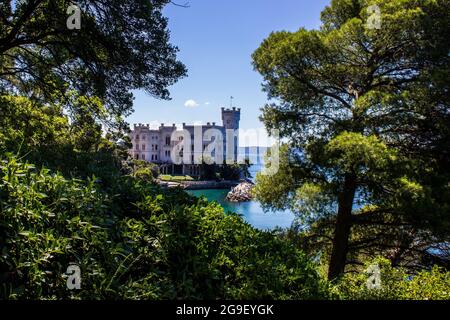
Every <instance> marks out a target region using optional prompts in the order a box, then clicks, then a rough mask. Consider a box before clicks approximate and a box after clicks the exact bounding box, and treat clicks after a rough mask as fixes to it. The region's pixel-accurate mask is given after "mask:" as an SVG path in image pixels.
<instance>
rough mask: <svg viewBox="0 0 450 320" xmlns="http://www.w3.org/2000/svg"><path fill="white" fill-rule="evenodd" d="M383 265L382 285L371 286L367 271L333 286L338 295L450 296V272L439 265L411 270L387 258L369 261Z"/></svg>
mask: <svg viewBox="0 0 450 320" xmlns="http://www.w3.org/2000/svg"><path fill="white" fill-rule="evenodd" d="M369 265H377V266H378V267H379V269H380V280H381V283H380V284H381V286H380V288H378V289H368V288H367V285H366V282H367V280H368V274H367V273H364V272H362V273H358V274H347V275H345V276H344V277H343V278H341V279H340V281H339V282H338V283H337V284H336V285H334V286H333V287H332V289H331V292H332V295H333V296H334V297H335V298H338V299H356V300H367V299H370V300H376V299H383V300H385V299H389V300H448V299H450V272H448V271H445V270H443V269H441V268H439V267H437V266H435V267H433V268H432V269H431V270H422V271H420V272H418V273H415V274H414V273H411V272H408V270H406V269H403V268H394V267H392V266H391V263H390V261H389V260H387V259H385V258H378V259H375V260H374V261H373V262H371V263H369V264H367V266H366V267H369Z"/></svg>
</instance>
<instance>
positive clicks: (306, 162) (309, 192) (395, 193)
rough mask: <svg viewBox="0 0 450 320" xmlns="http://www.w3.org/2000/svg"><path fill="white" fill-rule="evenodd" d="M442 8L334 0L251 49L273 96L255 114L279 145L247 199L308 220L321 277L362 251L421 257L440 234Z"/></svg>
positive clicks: (446, 62)
mask: <svg viewBox="0 0 450 320" xmlns="http://www.w3.org/2000/svg"><path fill="white" fill-rule="evenodd" d="M371 5H377V6H378V7H379V9H380V14H381V15H380V17H379V18H380V24H381V28H379V29H377V28H371V27H370V26H369V24H368V20H369V19H371V18H370V17H369V6H371ZM449 6H450V3H449V2H448V1H446V0H426V1H418V0H333V1H331V4H330V5H329V6H328V7H326V8H325V10H324V11H323V12H322V16H321V19H322V25H321V28H320V29H319V30H306V29H304V28H301V29H299V30H298V31H295V32H287V31H280V32H273V33H272V34H270V35H269V36H268V38H267V39H265V40H264V41H263V42H262V43H261V45H260V47H259V48H258V49H257V50H256V51H255V52H254V54H253V65H254V67H255V69H256V70H257V71H258V72H259V73H260V74H261V75H262V76H263V79H264V82H263V89H264V91H266V92H267V95H268V97H269V98H270V99H272V101H274V103H271V104H268V105H266V106H264V107H263V108H262V112H263V114H262V116H261V120H262V121H263V122H264V124H265V126H266V128H267V129H268V131H270V130H272V129H278V130H279V133H280V136H281V138H282V139H284V141H285V143H286V145H285V146H284V147H283V149H282V150H281V152H280V159H279V162H280V169H279V170H278V172H276V173H275V175H273V176H270V177H265V176H262V175H259V176H258V177H257V186H256V188H255V194H256V197H257V198H258V199H259V200H261V201H262V203H263V204H264V206H265V207H267V208H291V209H293V210H294V211H295V212H296V213H297V216H298V217H299V219H300V220H301V221H302V222H307V225H306V226H304V228H309V232H311V233H310V234H308V236H307V238H308V239H311V240H312V239H315V240H317V241H316V243H317V244H319V245H317V246H315V248H313V251H314V252H313V254H314V253H315V254H317V252H320V253H322V254H325V255H328V256H329V261H330V263H329V265H330V275H329V276H330V277H336V276H339V275H340V274H342V273H343V272H344V271H345V266H346V264H347V262H348V261H364V259H365V257H366V256H367V255H372V256H376V255H382V256H385V257H389V258H390V259H391V260H392V262H393V263H394V264H395V265H398V264H402V263H405V264H407V263H408V261H415V262H416V263H420V260H421V255H424V254H425V253H426V252H425V251H426V249H427V248H428V247H429V246H431V245H433V244H435V243H442V242H445V241H449V240H450V238H449V237H450V225H449V223H448V221H450V219H449V216H450V189H449V188H448V181H449V179H450V172H449V170H448V168H449V167H450V162H449V161H450V157H449V153H448V150H449V148H448V146H449V141H450V131H449V126H448V123H449V121H450V114H449V113H448V110H449V104H448V97H447V96H448V89H449V81H448V79H449V77H448V75H449V74H450V73H449V70H450V56H449V54H448V53H449V52H450V40H449V37H448V34H449V33H450V29H449V26H450V24H449V22H450V7H449ZM445 77H446V80H444V79H445ZM446 97H447V98H446ZM444 123H447V125H445V124H444ZM273 160H275V159H273ZM330 226H332V227H330ZM333 229H334V230H333ZM312 230H314V232H312ZM314 236H316V237H314ZM333 237H334V238H333ZM327 239H328V240H334V241H332V242H333V248H332V249H331V250H329V246H330V241H327ZM315 240H312V241H311V242H312V243H313V242H314V241H315ZM305 241H306V240H305ZM394 248H397V249H399V250H398V251H397V252H398V254H392V250H393V249H394Z"/></svg>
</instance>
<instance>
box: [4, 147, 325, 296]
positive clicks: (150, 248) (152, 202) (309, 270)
mask: <svg viewBox="0 0 450 320" xmlns="http://www.w3.org/2000/svg"><path fill="white" fill-rule="evenodd" d="M107 190H108V191H105V190H104V189H102V188H101V185H100V184H98V183H97V182H96V179H95V178H92V179H89V180H87V181H85V182H83V181H81V180H76V179H66V178H64V177H63V176H62V175H60V174H54V173H51V172H50V171H49V170H47V169H40V170H38V169H36V168H35V167H34V166H33V165H30V164H27V163H21V162H19V161H18V160H17V159H16V158H14V157H12V156H10V155H8V156H7V157H6V158H4V159H3V160H2V161H1V163H0V252H1V256H0V298H6V299H175V298H193V299H201V298H208V299H217V298H227V299H244V298H247V299H248V298H276V299H278V298H279V299H292V298H299V299H308V298H320V297H323V296H324V294H325V292H324V289H323V286H322V285H321V281H320V279H319V276H318V275H317V273H316V272H315V270H314V266H313V265H312V264H311V263H310V262H309V261H308V259H307V258H306V257H305V256H304V255H303V254H302V253H301V252H299V251H298V250H296V249H295V248H294V247H293V246H291V245H290V244H289V243H288V242H284V241H282V240H280V239H278V238H276V237H275V236H274V235H272V234H271V233H266V232H262V231H258V230H256V229H254V228H252V227H251V226H250V225H248V224H246V223H245V222H244V221H243V220H242V219H241V218H240V217H238V216H236V215H225V214H224V212H223V209H222V208H221V207H220V206H218V205H215V204H209V203H208V202H207V201H206V200H205V199H200V200H198V199H196V198H194V197H191V196H189V195H188V194H187V193H185V192H184V191H182V190H181V189H174V190H172V189H171V190H164V189H161V188H159V187H158V186H157V185H155V184H152V183H148V182H146V181H144V180H142V179H135V178H133V177H131V176H122V177H120V179H118V180H117V181H116V183H115V184H114V185H111V186H109V188H108V189H107ZM71 263H76V264H78V265H79V266H80V268H81V278H82V282H81V290H73V291H70V290H68V289H67V288H66V278H65V272H66V270H67V267H68V266H69V265H70V264H71Z"/></svg>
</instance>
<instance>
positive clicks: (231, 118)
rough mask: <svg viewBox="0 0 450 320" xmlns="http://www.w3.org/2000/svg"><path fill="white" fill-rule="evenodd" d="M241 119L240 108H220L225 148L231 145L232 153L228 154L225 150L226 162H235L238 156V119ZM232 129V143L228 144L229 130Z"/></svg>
mask: <svg viewBox="0 0 450 320" xmlns="http://www.w3.org/2000/svg"><path fill="white" fill-rule="evenodd" d="M240 120H241V109H240V108H234V107H233V108H231V109H225V108H222V123H223V127H224V129H225V136H226V143H225V146H224V147H225V149H228V148H231V146H233V154H232V155H228V154H227V151H225V154H226V155H227V162H228V161H231V160H232V161H233V162H237V158H238V150H239V121H240ZM230 129H231V130H234V132H233V139H232V140H234V143H233V144H230V142H231V141H230V138H231V136H229V133H228V132H229V131H230Z"/></svg>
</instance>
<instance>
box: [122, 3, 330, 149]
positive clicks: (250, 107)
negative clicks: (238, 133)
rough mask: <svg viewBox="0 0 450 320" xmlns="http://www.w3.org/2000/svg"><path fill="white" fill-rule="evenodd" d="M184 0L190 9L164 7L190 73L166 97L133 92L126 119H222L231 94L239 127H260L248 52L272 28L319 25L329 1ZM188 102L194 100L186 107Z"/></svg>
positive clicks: (259, 101) (256, 82)
mask: <svg viewBox="0 0 450 320" xmlns="http://www.w3.org/2000/svg"><path fill="white" fill-rule="evenodd" d="M186 1H189V4H190V7H189V8H181V7H177V6H174V5H168V6H167V7H166V8H165V10H164V13H165V15H166V16H167V17H168V18H169V29H170V32H171V42H172V43H173V44H174V45H176V46H177V47H178V48H179V50H180V52H179V53H178V57H179V59H180V60H181V61H182V62H183V63H184V64H185V65H186V66H187V68H188V76H187V77H186V78H183V79H181V80H180V81H178V82H177V83H176V84H175V85H173V86H172V87H170V92H171V97H172V100H170V101H163V100H158V99H154V98H152V97H150V96H148V95H147V94H145V93H144V92H140V91H137V92H135V101H134V110H135V111H134V113H133V114H132V115H131V116H130V117H128V118H127V121H128V122H129V123H130V124H133V123H151V124H153V125H156V124H159V123H162V122H163V123H167V124H172V123H176V124H180V123H182V122H186V123H196V124H198V123H206V122H217V123H221V116H220V107H222V106H224V107H229V106H230V96H233V97H234V102H233V105H234V106H236V107H240V108H241V123H240V125H241V128H243V129H258V128H262V127H263V125H262V123H261V122H260V121H259V120H258V116H259V115H260V110H259V109H260V108H261V107H262V106H263V105H264V104H265V103H266V102H267V97H266V95H265V93H264V92H262V91H261V82H262V78H261V76H260V75H259V74H258V73H257V72H255V71H254V70H253V67H252V65H251V54H252V53H253V52H254V51H255V50H256V49H257V48H258V46H259V45H260V43H261V42H262V41H263V40H264V39H265V38H266V37H267V36H268V35H269V34H270V32H272V31H280V30H288V31H296V30H298V29H299V28H300V27H305V28H307V29H314V28H318V27H319V25H320V12H321V11H322V10H323V8H324V7H325V6H326V5H328V3H329V0H175V2H176V3H181V4H183V3H185V2H186ZM188 100H193V101H195V103H194V102H192V101H191V103H190V105H191V106H190V107H186V106H185V104H186V101H188ZM188 105H189V103H188ZM250 144H259V145H264V144H265V143H263V142H256V141H253V142H252V143H250Z"/></svg>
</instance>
